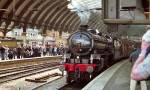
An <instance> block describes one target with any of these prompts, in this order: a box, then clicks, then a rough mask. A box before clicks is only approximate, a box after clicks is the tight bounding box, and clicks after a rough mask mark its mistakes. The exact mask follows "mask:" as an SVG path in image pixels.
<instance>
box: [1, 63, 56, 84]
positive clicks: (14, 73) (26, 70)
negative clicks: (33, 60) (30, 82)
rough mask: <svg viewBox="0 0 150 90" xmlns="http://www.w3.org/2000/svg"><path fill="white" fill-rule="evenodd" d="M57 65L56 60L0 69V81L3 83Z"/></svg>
mask: <svg viewBox="0 0 150 90" xmlns="http://www.w3.org/2000/svg"><path fill="white" fill-rule="evenodd" d="M58 65H59V63H58V62H50V63H43V64H35V65H27V66H21V67H14V68H7V69H0V83H4V82H7V81H11V80H15V79H18V78H22V77H25V76H29V75H33V74H37V73H41V72H45V71H48V70H52V69H56V68H58V67H59V66H58Z"/></svg>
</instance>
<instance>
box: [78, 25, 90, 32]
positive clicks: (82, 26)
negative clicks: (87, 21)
mask: <svg viewBox="0 0 150 90" xmlns="http://www.w3.org/2000/svg"><path fill="white" fill-rule="evenodd" d="M88 27H89V26H88V25H80V27H79V30H81V31H86V30H87V29H88Z"/></svg>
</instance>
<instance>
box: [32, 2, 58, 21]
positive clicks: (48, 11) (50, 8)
mask: <svg viewBox="0 0 150 90" xmlns="http://www.w3.org/2000/svg"><path fill="white" fill-rule="evenodd" d="M59 3H60V0H55V1H53V2H49V4H50V5H48V4H47V5H45V6H42V7H41V9H40V11H41V12H37V13H38V14H36V16H34V17H33V18H31V21H32V22H33V23H36V24H37V23H40V22H41V23H44V22H43V20H44V19H45V18H46V17H47V16H48V15H49V14H51V13H53V12H55V11H57V7H59V6H58V5H59ZM44 11H45V12H44ZM43 13H44V14H43ZM42 19H43V20H42ZM41 20H42V21H41Z"/></svg>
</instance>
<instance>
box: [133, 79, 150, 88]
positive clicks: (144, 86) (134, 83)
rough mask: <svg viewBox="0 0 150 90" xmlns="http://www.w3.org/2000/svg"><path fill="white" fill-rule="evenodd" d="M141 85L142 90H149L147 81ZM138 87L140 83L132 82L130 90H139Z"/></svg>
mask: <svg viewBox="0 0 150 90" xmlns="http://www.w3.org/2000/svg"><path fill="white" fill-rule="evenodd" d="M139 83H140V87H141V89H140V90H148V87H147V84H146V81H139ZM137 86H138V81H135V80H132V79H131V80H130V90H137V89H136V88H137Z"/></svg>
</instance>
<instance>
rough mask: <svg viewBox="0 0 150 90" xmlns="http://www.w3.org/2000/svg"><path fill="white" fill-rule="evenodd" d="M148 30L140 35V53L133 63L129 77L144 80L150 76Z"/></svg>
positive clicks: (149, 31) (149, 33)
mask: <svg viewBox="0 0 150 90" xmlns="http://www.w3.org/2000/svg"><path fill="white" fill-rule="evenodd" d="M149 52H150V30H148V31H147V32H146V33H145V34H144V35H143V37H142V44H141V53H140V55H139V57H138V59H137V60H136V62H135V64H134V65H133V68H132V71H131V78H132V79H134V80H144V79H147V78H148V77H149V76H150V53H149Z"/></svg>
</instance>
